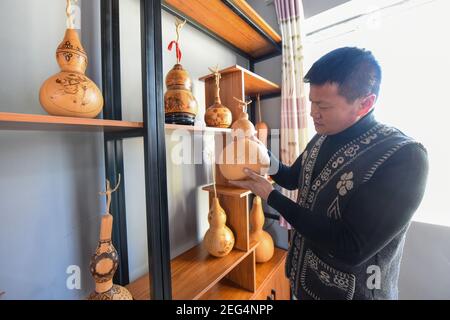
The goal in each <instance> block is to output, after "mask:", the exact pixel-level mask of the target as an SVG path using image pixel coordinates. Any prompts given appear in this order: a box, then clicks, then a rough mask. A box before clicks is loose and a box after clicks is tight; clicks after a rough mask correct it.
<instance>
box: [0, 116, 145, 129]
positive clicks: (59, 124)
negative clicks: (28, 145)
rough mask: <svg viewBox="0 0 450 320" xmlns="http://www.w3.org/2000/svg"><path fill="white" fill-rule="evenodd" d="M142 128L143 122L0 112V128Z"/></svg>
mask: <svg viewBox="0 0 450 320" xmlns="http://www.w3.org/2000/svg"><path fill="white" fill-rule="evenodd" d="M143 128H144V124H143V122H131V121H118V120H104V119H86V118H74V117H57V116H50V115H38V114H24V113H8V112H0V130H43V131H82V132H84V131H87V132H89V131H93V132H108V133H110V132H124V131H130V130H139V129H143Z"/></svg>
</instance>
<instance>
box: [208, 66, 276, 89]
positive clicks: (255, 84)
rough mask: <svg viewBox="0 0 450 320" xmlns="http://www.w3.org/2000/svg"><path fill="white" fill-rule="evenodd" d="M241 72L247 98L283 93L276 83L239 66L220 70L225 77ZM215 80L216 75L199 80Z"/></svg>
mask: <svg viewBox="0 0 450 320" xmlns="http://www.w3.org/2000/svg"><path fill="white" fill-rule="evenodd" d="M237 71H240V72H242V73H243V74H244V91H245V95H247V96H255V95H256V94H258V93H259V94H261V95H264V94H271V93H278V92H281V88H280V86H279V85H277V84H276V83H273V82H272V81H269V80H267V79H264V78H263V77H261V76H260V75H257V74H256V73H253V72H251V71H249V70H247V69H245V68H243V67H241V66H239V65H234V66H231V67H228V68H225V69H222V70H220V71H219V72H220V74H222V75H224V74H227V73H232V72H237ZM211 78H214V75H212V74H209V75H206V76H203V77H201V78H200V79H199V80H203V81H205V80H207V79H211Z"/></svg>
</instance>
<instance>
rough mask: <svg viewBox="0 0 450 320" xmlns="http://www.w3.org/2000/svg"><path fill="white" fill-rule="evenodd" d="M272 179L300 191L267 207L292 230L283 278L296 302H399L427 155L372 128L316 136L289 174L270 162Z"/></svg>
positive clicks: (368, 124)
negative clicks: (405, 251) (402, 270)
mask: <svg viewBox="0 0 450 320" xmlns="http://www.w3.org/2000/svg"><path fill="white" fill-rule="evenodd" d="M271 161H274V162H275V163H274V164H273V165H274V166H273V165H272V167H275V168H277V167H278V171H277V173H276V174H274V175H271V177H272V179H273V180H274V181H275V182H276V183H277V184H278V185H280V186H281V187H283V188H286V189H289V190H295V189H298V190H299V191H298V198H297V201H296V202H295V201H292V200H290V199H289V198H287V197H285V196H284V195H283V194H281V193H280V192H279V191H277V190H274V191H272V192H271V193H270V195H269V198H268V200H267V202H268V204H269V205H270V206H271V207H273V208H274V209H275V210H277V211H278V212H279V213H280V214H281V215H282V216H283V217H284V218H285V219H286V221H287V222H289V223H290V224H291V226H292V227H293V228H294V232H293V237H292V239H291V244H290V247H289V252H288V258H287V261H286V276H287V277H288V278H289V280H290V284H291V289H292V291H293V295H294V296H295V297H296V298H298V299H317V300H319V299H397V298H398V276H399V268H400V262H401V256H402V251H403V245H404V240H405V235H406V231H407V229H408V227H409V223H410V220H411V218H412V216H413V214H414V212H415V211H416V209H417V208H418V206H419V204H420V202H421V200H422V198H423V194H424V190H425V184H426V179H427V175H428V158H427V152H426V150H425V148H424V147H423V146H422V145H421V144H419V143H417V142H415V141H414V140H413V139H411V138H409V137H408V136H406V135H404V134H403V133H402V132H400V131H399V130H397V129H395V128H392V127H389V126H386V125H383V124H381V123H379V122H377V121H376V120H375V117H374V114H373V111H371V112H370V113H369V114H368V115H366V116H365V117H363V118H362V119H361V120H359V121H358V122H357V123H356V124H354V125H353V126H351V127H349V128H347V129H346V130H344V131H342V132H340V133H338V134H336V135H329V136H325V135H316V136H314V137H313V139H312V140H311V141H310V142H309V144H308V146H307V147H306V149H305V151H304V152H303V153H302V154H301V155H300V157H299V158H298V159H297V160H296V161H295V163H294V164H293V165H292V166H290V167H289V166H285V165H283V164H282V163H280V162H278V160H277V159H275V158H274V157H273V156H272V155H271Z"/></svg>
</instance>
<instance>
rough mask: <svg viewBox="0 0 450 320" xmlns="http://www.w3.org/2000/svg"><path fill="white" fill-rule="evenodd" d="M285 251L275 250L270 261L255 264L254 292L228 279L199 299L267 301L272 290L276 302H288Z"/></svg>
mask: <svg viewBox="0 0 450 320" xmlns="http://www.w3.org/2000/svg"><path fill="white" fill-rule="evenodd" d="M285 261H286V251H285V250H282V249H279V248H275V254H274V256H273V257H272V259H271V260H270V261H268V262H266V263H264V264H256V291H255V292H251V291H248V290H243V289H242V287H240V286H238V285H236V284H235V283H234V282H232V281H231V280H229V279H226V278H225V279H222V280H221V281H220V282H219V283H217V284H216V285H215V286H214V287H212V288H211V289H210V290H209V291H208V292H206V293H205V294H204V295H203V296H202V297H201V298H200V299H202V300H250V299H254V300H267V296H270V294H271V293H272V290H275V291H276V299H277V300H289V298H290V296H289V295H290V293H289V282H288V280H287V278H286V277H285V276H284V265H285Z"/></svg>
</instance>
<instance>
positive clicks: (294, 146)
mask: <svg viewBox="0 0 450 320" xmlns="http://www.w3.org/2000/svg"><path fill="white" fill-rule="evenodd" d="M274 4H275V9H276V12H277V18H278V23H279V25H280V29H281V35H282V39H283V69H282V77H283V79H282V91H281V132H280V133H281V150H280V152H281V161H282V162H283V163H284V164H286V165H291V164H292V163H293V162H294V161H295V160H296V159H297V157H298V156H299V155H300V153H301V152H302V151H303V150H304V148H305V147H306V144H307V142H308V132H307V108H306V97H305V89H304V83H303V74H304V69H303V41H304V31H303V25H304V14H303V5H302V2H301V0H275V1H274ZM282 192H283V194H284V195H285V196H287V197H289V198H290V199H292V200H293V201H296V200H297V191H289V190H284V189H283V191H282ZM280 225H281V226H283V227H286V228H288V229H290V226H289V224H288V223H287V222H286V221H285V220H284V219H283V218H282V217H280Z"/></svg>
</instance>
